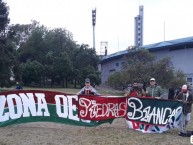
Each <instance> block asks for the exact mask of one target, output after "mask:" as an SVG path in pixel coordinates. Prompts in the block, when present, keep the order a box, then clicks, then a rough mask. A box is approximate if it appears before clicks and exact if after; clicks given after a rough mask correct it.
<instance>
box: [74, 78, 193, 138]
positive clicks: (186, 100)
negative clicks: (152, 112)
mask: <svg viewBox="0 0 193 145" xmlns="http://www.w3.org/2000/svg"><path fill="white" fill-rule="evenodd" d="M149 84H150V85H149V86H148V87H147V88H145V87H142V86H141V85H140V84H139V83H138V82H137V81H134V82H133V84H132V85H130V86H129V87H128V90H127V92H126V93H125V94H124V96H125V97H128V96H131V97H143V96H146V97H153V98H162V97H163V89H162V88H161V87H160V86H159V85H158V84H157V83H156V81H155V78H151V79H150V82H149ZM80 94H84V95H100V94H99V93H98V92H97V91H96V89H95V88H94V87H92V86H91V84H90V79H89V78H86V79H85V86H84V87H83V88H82V89H81V90H80V91H79V92H78V93H77V95H80ZM173 99H174V100H178V101H181V102H182V103H183V106H182V107H183V111H182V115H181V118H180V124H179V126H180V132H179V135H180V136H186V135H187V131H186V126H187V125H188V123H189V122H190V115H191V112H192V103H193V94H192V92H191V91H190V88H189V85H187V84H184V85H183V86H182V87H181V90H180V91H179V93H178V94H176V95H175V96H174V98H173Z"/></svg>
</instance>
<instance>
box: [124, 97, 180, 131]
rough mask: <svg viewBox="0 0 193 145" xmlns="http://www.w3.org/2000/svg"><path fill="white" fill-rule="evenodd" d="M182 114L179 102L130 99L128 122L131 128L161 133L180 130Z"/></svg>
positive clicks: (128, 101)
mask: <svg viewBox="0 0 193 145" xmlns="http://www.w3.org/2000/svg"><path fill="white" fill-rule="evenodd" d="M181 114H182V103H181V102H179V101H173V100H165V99H155V98H145V97H143V98H137V97H129V98H128V100H127V115H126V120H127V124H128V127H129V128H132V129H135V130H139V131H142V132H148V133H155V132H157V133H161V132H163V131H167V130H169V129H171V128H178V126H179V121H180V116H181Z"/></svg>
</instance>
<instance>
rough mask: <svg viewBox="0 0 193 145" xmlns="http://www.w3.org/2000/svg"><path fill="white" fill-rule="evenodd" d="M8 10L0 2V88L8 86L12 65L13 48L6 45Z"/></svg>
mask: <svg viewBox="0 0 193 145" xmlns="http://www.w3.org/2000/svg"><path fill="white" fill-rule="evenodd" d="M8 15H9V8H8V6H7V5H6V3H4V2H2V0H0V86H1V87H3V86H9V85H10V77H11V76H12V71H11V68H12V66H13V63H14V55H13V48H12V47H10V46H8V45H7V31H6V29H7V26H8V24H9V18H8Z"/></svg>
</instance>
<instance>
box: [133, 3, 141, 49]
mask: <svg viewBox="0 0 193 145" xmlns="http://www.w3.org/2000/svg"><path fill="white" fill-rule="evenodd" d="M134 19H135V21H134V22H135V24H134V26H135V31H134V33H135V35H134V36H135V38H134V40H135V46H136V47H139V46H143V6H139V15H137V16H136V17H135V18H134Z"/></svg>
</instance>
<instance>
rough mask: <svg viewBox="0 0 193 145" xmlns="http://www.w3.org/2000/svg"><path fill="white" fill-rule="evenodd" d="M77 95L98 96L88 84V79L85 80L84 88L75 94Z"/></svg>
mask: <svg viewBox="0 0 193 145" xmlns="http://www.w3.org/2000/svg"><path fill="white" fill-rule="evenodd" d="M77 95H100V94H99V93H98V92H97V91H96V90H95V88H93V87H92V86H91V84H90V79H89V78H86V79H85V86H84V87H83V88H82V89H81V90H80V91H79V92H78V93H77Z"/></svg>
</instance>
